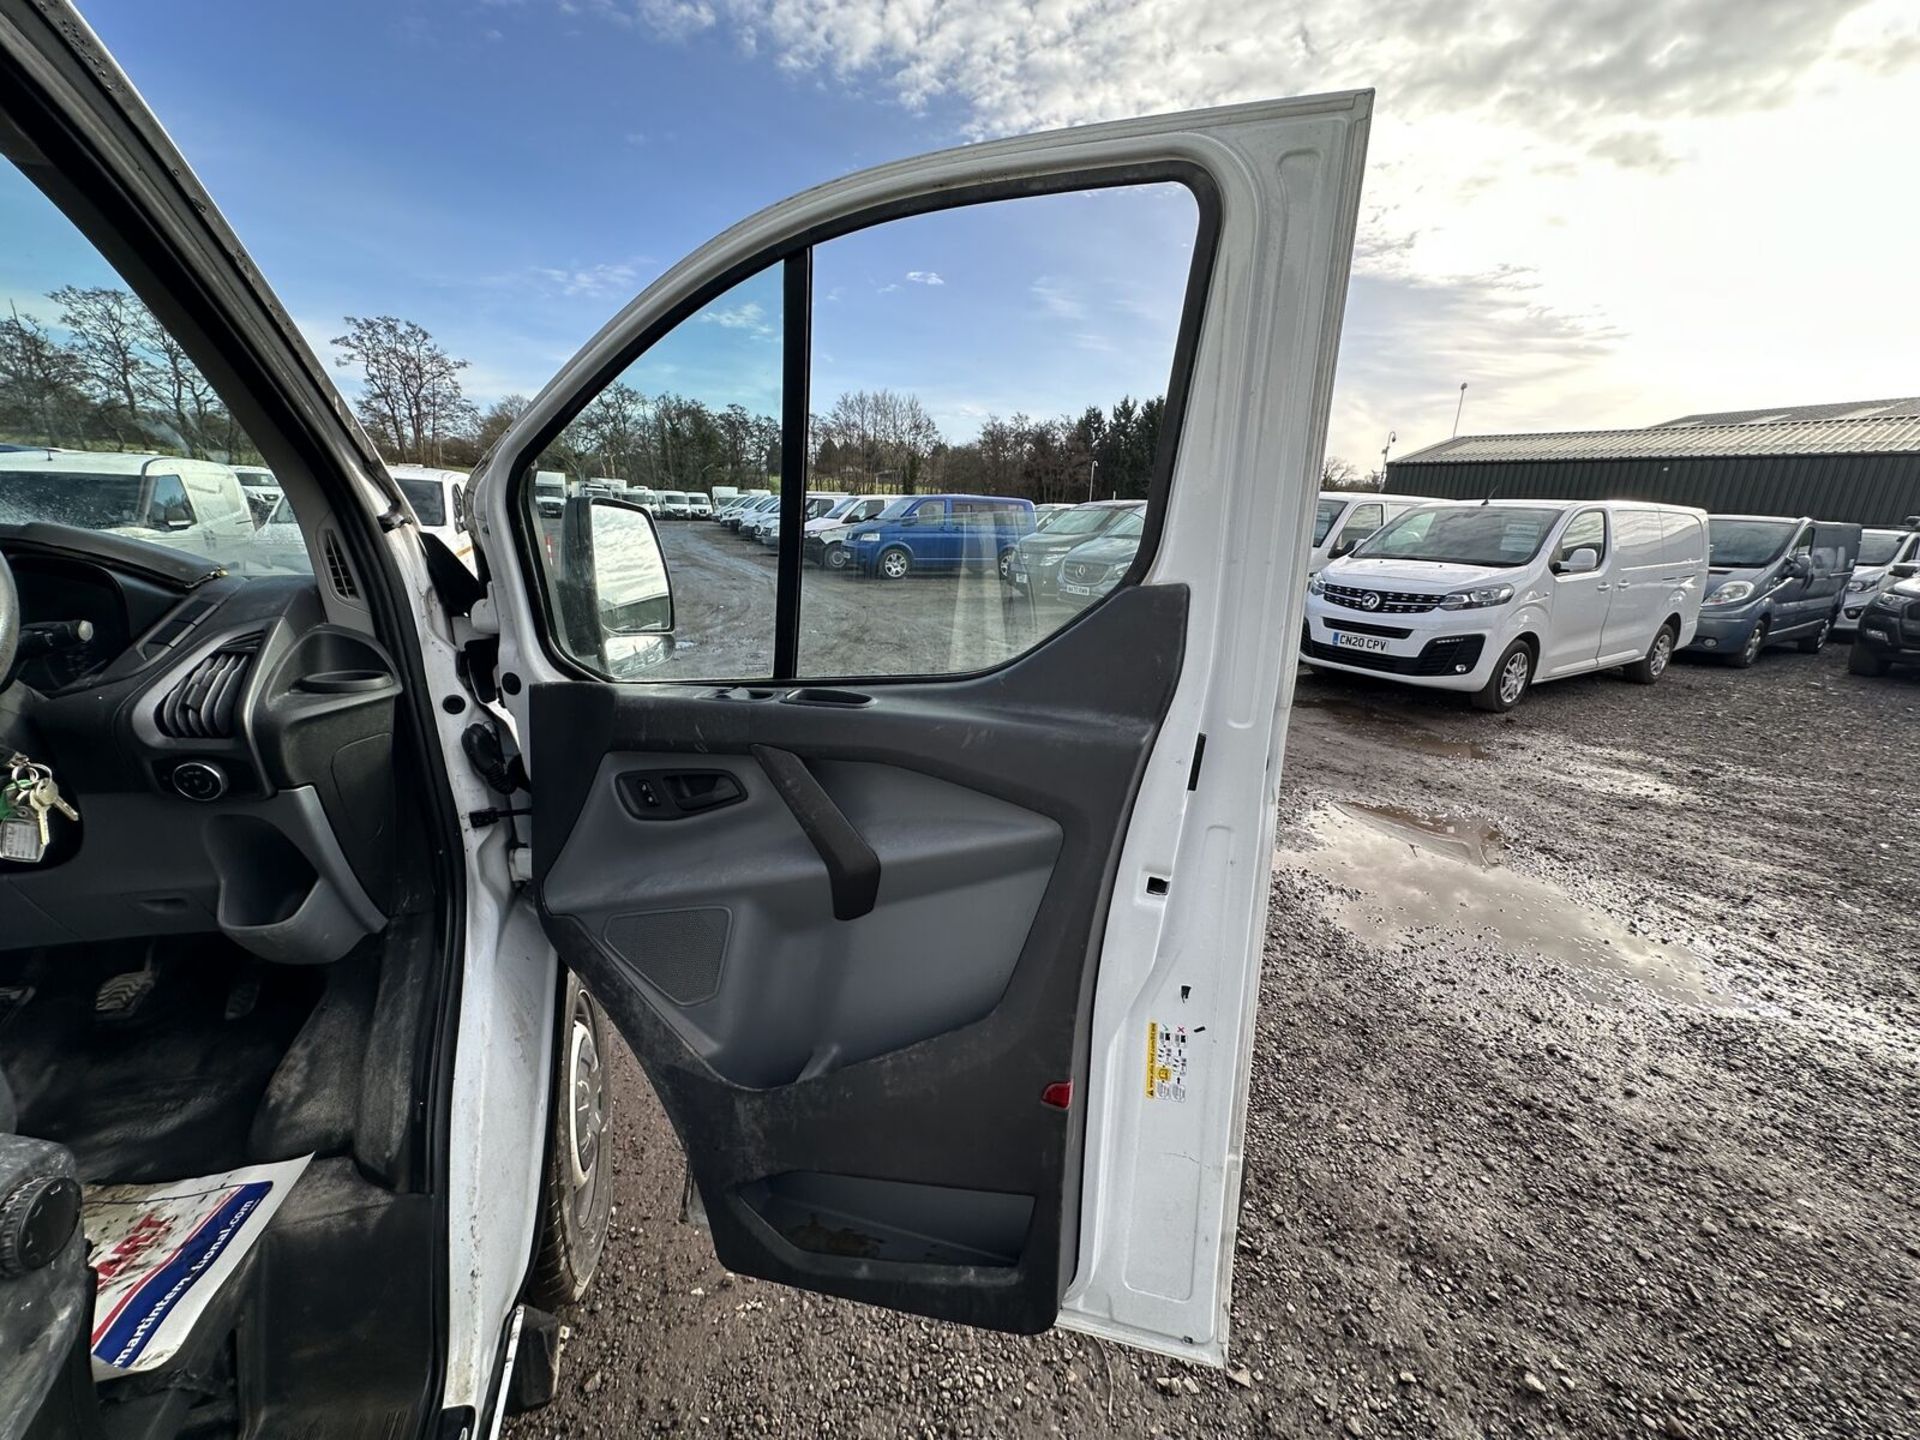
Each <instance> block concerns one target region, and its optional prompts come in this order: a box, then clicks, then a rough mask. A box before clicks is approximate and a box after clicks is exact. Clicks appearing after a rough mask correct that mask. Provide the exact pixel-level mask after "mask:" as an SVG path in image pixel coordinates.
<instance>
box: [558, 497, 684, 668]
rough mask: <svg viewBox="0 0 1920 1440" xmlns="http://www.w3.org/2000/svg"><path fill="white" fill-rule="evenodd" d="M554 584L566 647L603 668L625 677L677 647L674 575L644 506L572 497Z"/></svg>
mask: <svg viewBox="0 0 1920 1440" xmlns="http://www.w3.org/2000/svg"><path fill="white" fill-rule="evenodd" d="M554 589H555V600H556V602H557V608H558V609H559V612H560V623H561V627H562V630H563V635H562V638H563V639H564V640H565V641H566V645H567V648H568V649H569V650H570V651H572V652H573V654H575V655H576V656H579V657H581V658H582V659H586V660H588V661H589V663H595V662H596V661H597V665H596V668H598V669H599V670H600V672H601V673H602V674H604V675H609V676H612V677H613V678H614V679H616V680H620V679H625V678H627V677H629V676H631V675H634V674H637V673H638V672H640V671H642V670H645V669H647V668H648V667H649V666H652V665H657V664H659V663H660V662H661V661H662V660H664V659H666V657H667V656H668V655H670V654H672V653H673V580H672V577H670V576H669V575H668V574H667V557H666V555H665V554H664V553H662V551H661V549H660V534H659V532H658V531H657V530H656V529H655V528H654V522H653V516H651V515H649V514H648V513H647V512H646V511H645V510H644V509H642V508H641V507H640V506H638V505H632V504H629V503H628V502H627V501H625V500H613V499H609V498H607V497H606V496H603V495H595V496H584V495H576V496H573V497H571V498H569V499H568V501H567V503H566V507H565V509H564V510H563V511H562V512H561V516H560V564H559V567H558V574H557V576H556V577H555V583H554Z"/></svg>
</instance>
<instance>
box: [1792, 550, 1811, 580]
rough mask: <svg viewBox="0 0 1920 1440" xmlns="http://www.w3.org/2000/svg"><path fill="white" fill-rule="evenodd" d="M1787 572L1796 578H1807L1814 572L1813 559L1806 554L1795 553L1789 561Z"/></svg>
mask: <svg viewBox="0 0 1920 1440" xmlns="http://www.w3.org/2000/svg"><path fill="white" fill-rule="evenodd" d="M1787 574H1789V575H1791V576H1792V577H1793V578H1794V579H1795V580H1805V579H1806V578H1807V577H1808V576H1809V575H1811V574H1813V561H1811V560H1809V559H1808V558H1807V557H1806V556H1804V555H1795V556H1793V557H1792V558H1791V559H1789V560H1788V561H1787Z"/></svg>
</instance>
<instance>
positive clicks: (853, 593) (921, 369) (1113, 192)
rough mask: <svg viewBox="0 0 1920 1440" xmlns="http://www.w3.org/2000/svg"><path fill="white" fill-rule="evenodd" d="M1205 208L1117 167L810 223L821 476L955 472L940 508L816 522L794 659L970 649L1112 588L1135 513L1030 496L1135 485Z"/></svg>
mask: <svg viewBox="0 0 1920 1440" xmlns="http://www.w3.org/2000/svg"><path fill="white" fill-rule="evenodd" d="M1198 227H1199V208H1198V205H1197V204H1196V202H1195V200H1194V198H1193V195H1192V193H1191V192H1190V191H1188V190H1187V189H1186V187H1184V186H1182V185H1177V184H1154V185H1132V186H1122V187H1116V188H1111V189H1102V190H1091V191H1076V192H1072V193H1063V194H1058V195H1042V196H1031V197H1025V198H1021V199H1016V200H999V201H990V202H986V203H982V204H976V205H968V206H962V207H958V208H955V209H949V210H940V211H935V212H933V213H931V214H926V215H916V216H910V217H908V218H905V219H901V220H896V221H892V222H889V223H887V224H884V225H877V226H874V227H872V228H871V229H867V230H861V231H856V232H855V233H853V234H850V235H845V236H841V237H839V238H838V239H833V240H828V241H826V242H824V243H823V244H821V245H819V246H818V247H816V249H815V250H814V279H813V294H814V308H813V353H812V364H811V367H810V371H809V376H810V396H811V406H810V408H811V409H812V411H813V424H812V431H811V436H810V455H809V459H810V463H811V465H812V473H813V475H814V477H815V479H816V482H820V481H827V482H832V488H835V489H839V490H844V491H848V492H851V493H865V492H872V491H880V492H885V491H897V492H900V493H902V494H907V495H912V494H915V493H918V494H922V495H926V494H934V495H942V496H950V497H952V520H951V523H950V524H949V523H947V522H946V521H945V519H944V517H943V518H942V520H941V521H940V522H939V523H937V524H936V525H934V526H932V527H929V526H928V525H927V523H926V522H925V521H924V520H922V519H920V518H919V517H917V516H916V517H914V523H912V524H902V523H898V522H899V521H900V520H903V519H905V518H906V517H904V516H899V517H893V516H889V514H888V513H887V512H885V511H882V512H881V513H880V515H879V516H877V517H876V518H873V519H871V520H867V521H865V522H862V523H860V524H858V525H855V526H853V527H851V528H850V529H848V530H847V531H845V532H844V533H842V534H839V535H837V536H835V537H833V540H832V542H831V544H820V545H809V546H808V554H807V558H806V560H805V561H804V562H803V564H802V567H801V575H800V621H799V631H800V633H799V648H798V669H799V673H800V674H802V675H805V676H811V677H815V678H831V677H839V676H861V675H937V674H942V673H952V672H958V671H971V670H979V669H984V668H986V667H988V666H992V665H997V664H1000V663H1001V662H1003V661H1005V660H1008V659H1011V658H1012V657H1013V656H1015V655H1018V654H1020V653H1021V652H1022V651H1025V650H1028V649H1030V648H1032V647H1033V646H1034V645H1036V644H1038V643H1039V642H1041V641H1043V640H1044V639H1045V638H1046V637H1047V636H1048V635H1050V634H1052V633H1053V632H1054V631H1056V630H1057V629H1059V628H1060V627H1061V626H1062V625H1064V624H1066V623H1067V622H1068V621H1070V620H1072V619H1073V618H1074V617H1075V616H1076V615H1078V614H1079V613H1080V612H1081V611H1083V610H1085V609H1087V608H1088V607H1089V606H1092V605H1095V604H1098V603H1099V602H1100V601H1101V600H1102V599H1104V598H1105V597H1106V596H1107V595H1109V594H1111V593H1112V591H1113V590H1114V589H1115V588H1116V587H1117V585H1118V584H1119V581H1120V578H1121V577H1123V576H1124V575H1125V574H1126V573H1127V571H1128V570H1129V569H1130V568H1131V566H1132V562H1133V559H1134V556H1135V553H1136V552H1137V550H1138V548H1139V545H1140V540H1141V536H1142V535H1144V533H1145V527H1144V526H1143V527H1141V528H1140V530H1139V531H1138V532H1136V533H1133V534H1119V533H1114V532H1111V531H1110V532H1108V533H1106V534H1099V535H1091V536H1087V537H1084V539H1083V538H1082V537H1077V536H1074V535H1072V534H1070V533H1057V532H1052V531H1047V532H1040V533H1039V534H1036V533H1035V531H1036V517H1035V513H1034V506H1035V505H1039V504H1058V503H1066V504H1070V505H1072V504H1085V503H1086V502H1088V501H1090V500H1111V499H1121V500H1145V499H1146V498H1147V495H1148V491H1149V488H1150V486H1151V483H1152V480H1153V474H1154V465H1155V462H1156V456H1157V452H1158V448H1159V442H1160V435H1161V430H1162V426H1163V423H1164V421H1165V410H1166V395H1167V392H1168V386H1169V381H1170V377H1171V375H1172V373H1173V363H1174V346H1175V337H1176V334H1177V332H1178V329H1179V325H1180V319H1181V315H1182V312H1183V309H1184V307H1185V304H1186V298H1187V286H1188V275H1189V271H1190V269H1191V266H1192V261H1193V248H1194V242H1195V237H1196V235H1197V233H1198ZM1069 566H1071V568H1072V571H1073V573H1074V574H1076V575H1081V576H1087V575H1097V576H1098V577H1099V578H1098V579H1097V580H1094V581H1092V582H1089V581H1087V580H1085V579H1084V578H1083V579H1081V580H1068V579H1064V578H1063V576H1064V574H1065V572H1066V568H1067V567H1069Z"/></svg>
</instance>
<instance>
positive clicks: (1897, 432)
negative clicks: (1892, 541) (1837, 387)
mask: <svg viewBox="0 0 1920 1440" xmlns="http://www.w3.org/2000/svg"><path fill="white" fill-rule="evenodd" d="M1917 408H1920V407H1917ZM1888 454H1920V414H1915V415H1902V416H1893V417H1889V418H1884V419H1870V420H1801V421H1792V422H1789V423H1786V424H1775V425H1764V424H1752V423H1748V424H1731V425H1685V426H1678V427H1675V426H1654V427H1652V428H1650V429H1645V430H1563V431H1557V432H1549V433H1546V434H1536V435H1462V436H1460V437H1459V438H1458V439H1455V440H1442V441H1441V442H1440V443H1439V444H1438V445H1429V446H1428V447H1427V448H1426V449H1424V450H1416V451H1414V452H1413V453H1412V454H1410V455H1406V456H1402V457H1401V458H1399V459H1397V460H1395V461H1394V462H1393V463H1394V464H1395V465H1447V464H1463V463H1469V462H1475V461H1485V460H1667V459H1675V460H1678V459H1694V458H1700V457H1706V456H1750V455H1888Z"/></svg>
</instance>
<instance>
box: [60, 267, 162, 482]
mask: <svg viewBox="0 0 1920 1440" xmlns="http://www.w3.org/2000/svg"><path fill="white" fill-rule="evenodd" d="M47 298H48V299H49V300H51V301H53V303H54V304H56V305H58V306H59V307H60V324H61V325H62V326H63V327H64V328H65V329H66V330H67V331H68V332H69V333H71V334H72V336H73V350H74V354H75V356H76V358H77V359H78V361H79V364H80V369H81V373H82V375H83V377H84V379H85V383H86V387H87V390H88V391H89V393H90V394H91V396H92V398H93V401H94V403H95V404H96V405H98V406H99V418H100V419H101V420H102V421H103V422H104V423H105V424H106V425H107V426H108V427H109V428H110V429H111V430H112V431H113V433H114V435H115V438H116V439H117V440H118V441H119V442H120V443H121V444H125V443H127V441H128V440H129V439H132V440H136V441H137V440H141V439H143V438H144V436H145V427H144V426H143V425H142V424H141V421H140V398H141V396H143V395H147V394H151V393H152V392H153V389H154V381H155V376H156V370H157V367H156V366H155V364H154V362H153V361H152V360H151V359H149V358H148V356H147V354H146V343H147V339H148V332H149V328H150V327H152V326H153V324H154V320H153V317H152V316H151V315H150V314H148V313H147V307H146V306H144V305H142V304H141V303H140V302H139V300H137V299H135V298H134V296H133V295H132V293H131V292H129V291H126V290H116V289H113V288H111V287H109V286H105V285H91V286H87V287H86V288H84V289H83V288H81V287H79V286H75V285H62V286H61V287H60V288H59V289H58V290H53V291H49V292H48V294H47Z"/></svg>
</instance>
